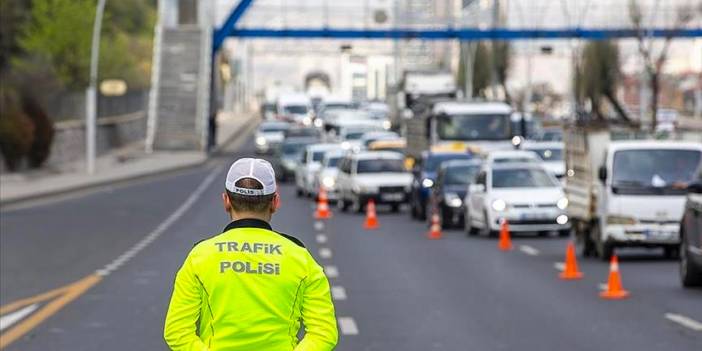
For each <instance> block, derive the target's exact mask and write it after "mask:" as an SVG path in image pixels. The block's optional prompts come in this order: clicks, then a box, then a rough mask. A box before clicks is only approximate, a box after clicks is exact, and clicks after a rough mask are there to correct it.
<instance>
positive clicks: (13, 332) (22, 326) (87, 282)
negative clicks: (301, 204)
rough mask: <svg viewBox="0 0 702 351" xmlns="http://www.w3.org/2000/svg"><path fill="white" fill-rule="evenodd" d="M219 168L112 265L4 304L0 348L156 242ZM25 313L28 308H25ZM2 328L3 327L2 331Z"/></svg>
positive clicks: (193, 201)
mask: <svg viewBox="0 0 702 351" xmlns="http://www.w3.org/2000/svg"><path fill="white" fill-rule="evenodd" d="M221 169H222V167H216V168H214V169H213V170H212V173H210V174H209V175H208V176H207V177H206V178H205V179H204V180H203V181H202V183H200V185H198V187H197V188H196V189H195V191H193V192H192V193H191V194H190V196H189V197H188V198H187V199H186V200H185V202H184V203H183V204H182V205H180V207H178V208H177V209H176V210H175V212H173V213H172V214H171V215H170V216H168V218H166V219H165V220H164V221H163V222H161V224H159V225H158V227H156V229H154V230H153V231H152V232H151V233H149V234H147V235H146V236H145V237H144V238H142V239H141V240H140V241H139V242H137V243H136V244H135V245H134V246H132V247H131V248H129V249H128V250H127V251H125V252H124V253H123V254H121V255H119V256H118V257H117V258H115V259H114V260H113V261H112V262H110V263H108V264H107V265H105V266H104V267H103V268H101V269H98V270H96V271H95V273H94V274H90V275H88V276H86V277H84V278H82V279H80V280H78V281H77V282H74V283H71V284H68V285H65V286H63V287H60V288H57V289H54V290H51V291H47V292H45V293H42V294H39V295H35V296H32V297H29V298H25V299H22V300H18V301H15V302H12V303H9V304H7V305H4V306H2V307H0V315H3V317H0V318H4V317H7V318H8V319H5V321H6V322H5V323H7V328H8V329H7V331H4V330H3V333H2V335H0V349H3V348H5V347H6V346H7V345H9V344H11V343H12V342H14V341H15V340H17V339H19V338H20V337H22V336H23V335H24V334H26V333H28V332H29V331H31V330H32V329H34V328H36V327H37V326H38V325H39V324H40V323H42V322H43V321H44V320H46V319H47V318H49V317H51V316H53V315H54V314H56V313H57V312H58V311H60V310H61V309H62V308H63V307H64V306H66V305H68V304H69V303H70V302H72V301H73V300H75V299H77V298H78V297H80V296H81V295H83V294H84V293H85V292H86V291H88V290H89V289H90V288H91V287H93V286H94V285H95V284H97V283H99V282H100V281H101V280H102V279H103V277H105V276H107V275H109V274H110V273H112V272H114V271H115V270H117V269H118V268H119V267H121V266H122V265H124V264H125V263H127V262H128V261H129V260H131V259H132V258H133V257H134V256H136V255H137V254H138V253H139V252H140V251H141V250H143V249H144V248H146V247H147V246H148V245H149V244H151V243H152V242H153V241H154V240H156V239H157V238H158V237H159V236H160V235H161V234H163V233H164V232H165V231H166V230H167V229H168V228H169V227H170V226H171V225H173V223H175V222H176V221H177V220H178V219H180V217H182V216H183V215H184V214H185V212H187V211H188V210H189V209H190V207H192V206H193V205H194V204H195V202H196V201H197V200H198V199H199V198H200V196H202V194H203V193H204V192H205V191H206V190H207V187H208V186H209V185H210V184H212V182H213V181H214V179H215V177H216V176H217V174H218V173H219V171H220V170H221ZM42 302H45V303H46V304H45V305H44V306H42V307H41V308H37V309H36V310H34V311H30V312H27V314H26V315H25V316H23V318H17V315H18V314H17V311H20V310H25V308H27V306H31V305H34V304H38V303H42ZM27 310H28V309H27ZM11 316H12V317H13V318H12V319H17V320H16V321H14V322H13V323H17V324H16V325H14V326H12V327H10V325H11V324H10V323H9V321H11V320H12V319H10V317H11ZM3 329H4V328H3Z"/></svg>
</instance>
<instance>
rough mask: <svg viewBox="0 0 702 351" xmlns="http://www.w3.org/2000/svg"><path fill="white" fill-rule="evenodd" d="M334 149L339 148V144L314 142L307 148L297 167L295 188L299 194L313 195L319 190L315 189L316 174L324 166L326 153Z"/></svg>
mask: <svg viewBox="0 0 702 351" xmlns="http://www.w3.org/2000/svg"><path fill="white" fill-rule="evenodd" d="M334 150H339V144H312V145H309V146H307V148H305V152H303V153H302V157H301V159H300V163H299V164H298V165H297V169H295V188H296V190H297V191H296V192H297V195H298V196H302V195H307V196H311V195H313V194H315V193H316V192H317V189H314V176H315V174H316V173H317V172H318V171H319V170H320V168H321V167H322V159H323V158H324V154H325V153H326V152H328V151H334Z"/></svg>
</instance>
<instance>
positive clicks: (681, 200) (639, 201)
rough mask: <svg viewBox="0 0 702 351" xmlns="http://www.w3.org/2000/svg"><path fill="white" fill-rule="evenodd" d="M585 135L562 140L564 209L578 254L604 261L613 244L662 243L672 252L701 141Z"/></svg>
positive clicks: (676, 245) (700, 156)
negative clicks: (566, 212)
mask: <svg viewBox="0 0 702 351" xmlns="http://www.w3.org/2000/svg"><path fill="white" fill-rule="evenodd" d="M588 134H589V135H586V134H580V138H578V137H574V135H573V134H572V133H571V134H569V135H568V138H567V140H566V150H567V151H566V154H567V155H566V162H567V169H568V171H567V178H566V193H567V194H568V200H569V208H568V209H569V215H570V217H571V218H572V219H573V221H574V223H575V225H574V228H575V230H576V233H575V234H576V239H577V242H578V243H579V246H580V250H581V252H582V253H583V254H584V255H586V256H587V255H591V254H596V255H597V256H599V257H600V258H602V259H605V260H606V259H609V257H610V256H611V255H612V253H613V250H614V249H615V248H617V247H632V246H636V247H663V248H664V252H665V254H666V256H669V257H672V256H674V255H675V254H676V253H677V250H678V249H679V245H680V234H679V229H680V221H681V219H682V215H683V209H684V206H685V196H686V187H687V184H689V183H690V182H692V181H694V180H695V177H696V175H697V172H698V170H699V168H700V164H701V162H702V145H701V144H698V143H689V142H674V141H657V140H632V141H610V140H608V133H607V132H604V133H588Z"/></svg>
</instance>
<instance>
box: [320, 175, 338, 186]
mask: <svg viewBox="0 0 702 351" xmlns="http://www.w3.org/2000/svg"><path fill="white" fill-rule="evenodd" d="M335 183H336V181H335V180H334V178H332V177H324V178H322V185H324V186H325V187H327V188H333V187H334V184H335Z"/></svg>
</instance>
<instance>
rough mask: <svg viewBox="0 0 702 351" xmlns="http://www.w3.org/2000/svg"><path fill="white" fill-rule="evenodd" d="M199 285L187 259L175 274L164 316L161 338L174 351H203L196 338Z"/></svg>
mask: <svg viewBox="0 0 702 351" xmlns="http://www.w3.org/2000/svg"><path fill="white" fill-rule="evenodd" d="M200 289H201V286H200V282H199V281H198V278H197V276H196V275H195V272H193V269H192V263H191V262H190V256H188V257H187V258H186V259H185V263H183V266H182V267H181V268H180V270H179V271H178V273H177V274H176V278H175V283H174V285H173V296H172V297H171V304H170V305H169V306H168V313H167V314H166V325H165V326H164V329H163V337H164V339H165V340H166V344H168V347H170V348H171V350H173V351H206V350H207V346H205V344H204V343H203V342H202V340H200V338H199V337H198V335H197V328H198V326H197V321H198V319H199V317H200V308H201V305H202V300H201V291H200Z"/></svg>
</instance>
